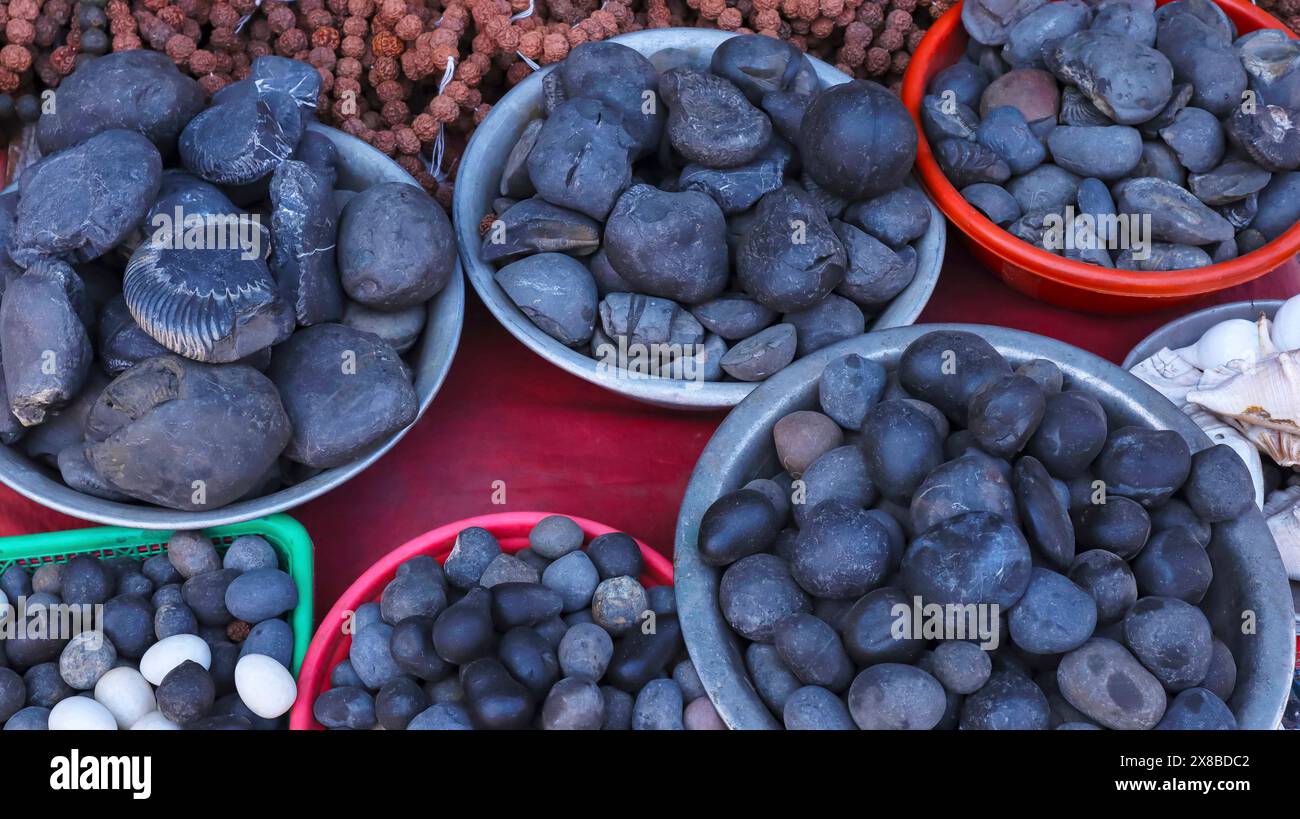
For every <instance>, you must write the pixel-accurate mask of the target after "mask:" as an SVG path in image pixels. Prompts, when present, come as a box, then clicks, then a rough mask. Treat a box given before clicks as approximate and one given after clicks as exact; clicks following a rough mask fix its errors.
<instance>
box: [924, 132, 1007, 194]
mask: <svg viewBox="0 0 1300 819" xmlns="http://www.w3.org/2000/svg"><path fill="white" fill-rule="evenodd" d="M935 158H936V159H937V160H938V161H939V167H941V168H943V173H944V175H945V176H947V177H948V179H949V181H951V182H952V183H953V185H956V186H957V187H958V188H964V187H966V186H967V185H973V184H975V183H977V182H993V183H997V184H1001V183H1002V182H1006V181H1007V180H1008V179H1010V178H1011V168H1010V167H1009V166H1008V165H1007V163H1006V162H1005V161H1004V160H1003V159H1002V157H1000V156H998V155H997V154H996V153H994V152H993V151H991V150H989V149H988V148H986V147H984V146H983V145H981V144H979V143H978V142H967V141H965V140H960V139H949V140H946V141H944V142H941V143H939V148H938V150H937V151H936V152H935Z"/></svg>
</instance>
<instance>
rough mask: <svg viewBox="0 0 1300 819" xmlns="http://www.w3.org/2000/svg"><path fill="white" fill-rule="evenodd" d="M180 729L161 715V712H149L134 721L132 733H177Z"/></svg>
mask: <svg viewBox="0 0 1300 819" xmlns="http://www.w3.org/2000/svg"><path fill="white" fill-rule="evenodd" d="M180 729H181V727H180V726H179V725H177V724H176V723H174V722H172V721H171V720H169V719H167V718H166V717H164V716H163V715H162V712H161V711H150V712H149V713H147V714H145V715H144V716H143V717H140V719H138V720H136V721H135V724H134V725H132V726H131V730H132V731H179V730H180Z"/></svg>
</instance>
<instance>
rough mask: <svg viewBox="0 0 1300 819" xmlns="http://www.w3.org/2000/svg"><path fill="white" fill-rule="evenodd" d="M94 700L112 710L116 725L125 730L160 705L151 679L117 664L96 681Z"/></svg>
mask: <svg viewBox="0 0 1300 819" xmlns="http://www.w3.org/2000/svg"><path fill="white" fill-rule="evenodd" d="M95 700H96V701H97V702H98V703H99V704H100V705H103V706H104V707H105V708H107V709H108V710H109V712H110V713H112V715H113V718H114V719H116V720H117V727H118V728H121V729H123V730H126V729H127V728H130V727H131V726H132V725H135V724H136V723H137V722H139V721H140V718H141V717H143V716H144V715H145V714H147V713H149V712H150V711H153V710H154V709H156V708H157V707H158V701H157V700H156V699H154V696H153V688H151V687H150V686H149V681H148V680H146V679H145V678H144V675H143V674H141V673H140V672H139V671H136V670H135V669H134V668H129V667H127V666H120V667H118V668H114V669H112V670H110V671H109V672H108V673H107V674H105V675H104V676H102V677H100V678H99V682H97V683H95Z"/></svg>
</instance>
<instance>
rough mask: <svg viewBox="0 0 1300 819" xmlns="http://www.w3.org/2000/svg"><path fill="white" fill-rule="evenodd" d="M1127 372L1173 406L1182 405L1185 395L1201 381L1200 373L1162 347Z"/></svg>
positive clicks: (1174, 353)
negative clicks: (1172, 403) (1173, 404)
mask: <svg viewBox="0 0 1300 819" xmlns="http://www.w3.org/2000/svg"><path fill="white" fill-rule="evenodd" d="M1129 372H1131V373H1132V374H1133V375H1136V376H1137V377H1138V378H1140V379H1142V380H1143V381H1145V382H1146V383H1147V384H1149V385H1150V386H1151V387H1153V388H1154V389H1155V391H1156V392H1158V393H1160V394H1161V395H1163V396H1164V397H1165V398H1168V399H1169V400H1170V401H1172V402H1174V403H1175V404H1182V403H1184V402H1185V401H1186V400H1187V393H1188V392H1190V391H1191V390H1193V389H1195V388H1196V387H1197V386H1199V384H1200V381H1201V371H1200V370H1198V369H1197V368H1196V366H1195V365H1193V364H1192V363H1191V362H1190V361H1188V360H1187V359H1185V358H1183V357H1182V356H1181V355H1179V354H1178V353H1177V352H1175V351H1173V350H1171V349H1169V348H1168V347H1162V348H1161V349H1160V350H1159V351H1158V352H1157V353H1156V354H1155V355H1153V356H1151V357H1150V358H1148V359H1146V360H1144V361H1139V362H1138V363H1137V364H1136V365H1134V367H1133V369H1132V370H1130V371H1129Z"/></svg>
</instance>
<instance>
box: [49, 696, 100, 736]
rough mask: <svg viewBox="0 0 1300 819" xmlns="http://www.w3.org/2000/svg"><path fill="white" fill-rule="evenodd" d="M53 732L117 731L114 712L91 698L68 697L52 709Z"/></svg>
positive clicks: (51, 727) (51, 728) (51, 722)
mask: <svg viewBox="0 0 1300 819" xmlns="http://www.w3.org/2000/svg"><path fill="white" fill-rule="evenodd" d="M50 730H51V731H116V730H117V720H115V719H113V712H112V711H109V710H108V709H107V708H105V707H104V706H103V705H100V704H99V703H97V702H95V701H94V700H92V699H91V698H90V697H80V696H77V697H68V698H67V699H65V700H59V702H58V703H56V704H55V706H54V707H53V708H51V709H50Z"/></svg>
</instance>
